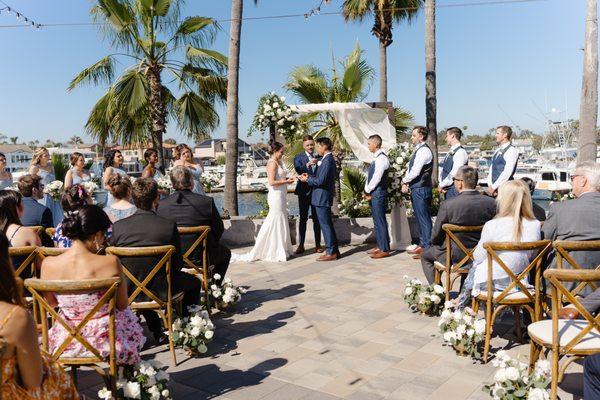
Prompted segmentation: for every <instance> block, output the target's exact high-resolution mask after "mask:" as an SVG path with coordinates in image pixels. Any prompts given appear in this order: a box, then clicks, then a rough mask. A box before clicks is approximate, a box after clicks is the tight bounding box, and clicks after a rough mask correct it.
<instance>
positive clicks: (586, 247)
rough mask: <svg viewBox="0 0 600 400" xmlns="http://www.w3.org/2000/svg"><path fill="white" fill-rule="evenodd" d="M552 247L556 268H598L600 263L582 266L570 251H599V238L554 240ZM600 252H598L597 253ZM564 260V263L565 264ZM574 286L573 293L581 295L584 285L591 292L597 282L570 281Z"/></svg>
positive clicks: (595, 287) (596, 286)
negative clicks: (588, 266)
mask: <svg viewBox="0 0 600 400" xmlns="http://www.w3.org/2000/svg"><path fill="white" fill-rule="evenodd" d="M553 247H554V249H555V250H556V268H558V269H562V268H565V267H567V266H568V268H571V269H574V270H600V265H596V266H593V267H590V268H587V266H582V265H581V264H580V263H578V262H577V261H576V260H575V258H576V257H574V254H571V253H570V252H577V251H598V252H600V240H590V241H575V240H556V241H554V243H553ZM599 254H600V253H599ZM565 262H566V265H565ZM571 282H572V284H573V285H574V286H575V288H574V289H572V292H573V294H574V295H578V294H579V295H583V294H585V293H581V292H582V291H583V290H584V289H585V287H586V286H589V288H590V289H591V291H592V292H593V291H594V290H596V289H597V288H598V282H595V281H586V282H577V281H571Z"/></svg>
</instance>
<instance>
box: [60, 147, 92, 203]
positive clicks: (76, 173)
mask: <svg viewBox="0 0 600 400" xmlns="http://www.w3.org/2000/svg"><path fill="white" fill-rule="evenodd" d="M69 161H70V163H71V169H69V170H68V171H67V173H66V174H65V186H64V188H65V190H66V189H68V188H70V187H71V186H73V185H77V184H79V183H83V182H89V181H90V179H91V178H90V176H89V175H88V174H87V173H86V172H85V169H84V167H85V157H83V154H81V153H79V152H77V151H76V152H74V153H73V154H71V157H69ZM65 211H66V210H65Z"/></svg>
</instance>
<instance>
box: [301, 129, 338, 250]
mask: <svg viewBox="0 0 600 400" xmlns="http://www.w3.org/2000/svg"><path fill="white" fill-rule="evenodd" d="M332 147H333V145H332V143H331V139H329V138H318V139H317V153H319V155H320V156H321V157H322V158H321V161H319V162H318V163H317V170H316V172H315V176H309V175H308V174H307V173H304V174H302V175H300V176H299V177H298V179H299V180H300V181H301V182H306V183H308V186H310V187H311V188H312V196H311V204H312V205H313V206H314V207H315V209H316V211H317V218H318V219H319V225H320V226H321V230H322V231H323V236H324V238H325V248H326V251H325V254H324V255H322V256H321V257H319V258H317V261H333V260H337V259H338V258H340V250H339V249H338V241H337V237H336V235H335V230H334V229H333V221H332V219H331V204H332V203H333V193H334V191H335V175H336V171H337V168H336V166H335V160H334V159H333V154H331V149H332Z"/></svg>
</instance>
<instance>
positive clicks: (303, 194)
mask: <svg viewBox="0 0 600 400" xmlns="http://www.w3.org/2000/svg"><path fill="white" fill-rule="evenodd" d="M302 147H304V152H303V153H300V154H298V155H297V156H296V157H295V158H294V169H295V170H296V173H297V174H298V175H302V174H308V176H315V171H316V170H317V162H318V158H317V154H315V153H314V150H315V141H314V139H313V137H312V136H311V135H306V136H304V137H303V138H302ZM311 193H312V191H311V188H310V186H308V183H306V182H302V181H298V182H297V183H296V189H295V190H294V194H296V196H298V208H299V211H300V224H299V226H298V230H299V231H300V232H299V234H300V242H299V243H298V248H297V249H296V254H302V253H304V240H305V238H306V223H307V222H308V210H309V209H310V215H311V217H312V222H313V232H314V235H315V245H316V251H317V253H322V252H323V248H322V247H321V227H320V226H319V219H318V218H317V210H316V208H315V206H313V205H311V204H310V203H311Z"/></svg>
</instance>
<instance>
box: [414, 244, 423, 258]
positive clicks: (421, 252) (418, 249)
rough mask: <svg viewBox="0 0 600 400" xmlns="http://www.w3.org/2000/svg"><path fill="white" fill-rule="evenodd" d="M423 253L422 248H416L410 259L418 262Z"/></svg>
mask: <svg viewBox="0 0 600 400" xmlns="http://www.w3.org/2000/svg"><path fill="white" fill-rule="evenodd" d="M423 251H424V250H423V248H422V247H417V248H416V249H415V252H414V253H413V254H414V255H413V257H412V258H413V259H415V260H420V259H421V254H423Z"/></svg>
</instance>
